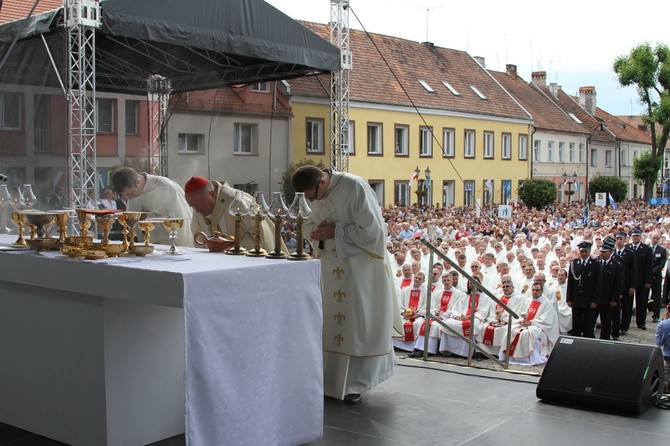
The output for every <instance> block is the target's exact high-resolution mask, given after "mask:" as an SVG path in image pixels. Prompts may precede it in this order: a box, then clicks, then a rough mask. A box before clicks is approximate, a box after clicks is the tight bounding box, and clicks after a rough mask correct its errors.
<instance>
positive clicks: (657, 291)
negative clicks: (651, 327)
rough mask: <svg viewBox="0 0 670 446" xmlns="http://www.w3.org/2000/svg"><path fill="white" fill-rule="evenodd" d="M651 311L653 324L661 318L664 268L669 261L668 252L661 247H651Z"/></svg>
mask: <svg viewBox="0 0 670 446" xmlns="http://www.w3.org/2000/svg"><path fill="white" fill-rule="evenodd" d="M650 249H651V300H652V302H651V310H652V312H653V313H652V322H658V319H659V317H660V316H661V282H662V279H663V277H662V275H661V273H662V272H663V267H664V266H665V262H667V261H668V252H667V251H666V249H665V248H664V247H662V246H661V245H656V246H651V247H650Z"/></svg>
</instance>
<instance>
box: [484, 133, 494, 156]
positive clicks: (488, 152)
mask: <svg viewBox="0 0 670 446" xmlns="http://www.w3.org/2000/svg"><path fill="white" fill-rule="evenodd" d="M493 137H494V135H493V132H484V158H493Z"/></svg>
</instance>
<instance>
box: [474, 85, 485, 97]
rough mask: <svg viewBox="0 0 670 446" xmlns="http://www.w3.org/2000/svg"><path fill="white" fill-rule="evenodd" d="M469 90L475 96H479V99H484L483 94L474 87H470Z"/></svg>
mask: <svg viewBox="0 0 670 446" xmlns="http://www.w3.org/2000/svg"><path fill="white" fill-rule="evenodd" d="M470 88H471V89H472V91H474V92H475V94H476V95H477V96H479V97H480V98H481V99H486V96H484V94H483V93H482V92H481V91H479V90H478V89H477V87H475V86H474V85H470Z"/></svg>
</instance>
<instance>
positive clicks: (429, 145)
mask: <svg viewBox="0 0 670 446" xmlns="http://www.w3.org/2000/svg"><path fill="white" fill-rule="evenodd" d="M419 136H420V139H419V156H425V157H429V156H433V129H432V128H431V127H420V128H419Z"/></svg>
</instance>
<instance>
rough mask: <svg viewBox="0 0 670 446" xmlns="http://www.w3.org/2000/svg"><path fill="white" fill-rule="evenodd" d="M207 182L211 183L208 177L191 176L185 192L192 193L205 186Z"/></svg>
mask: <svg viewBox="0 0 670 446" xmlns="http://www.w3.org/2000/svg"><path fill="white" fill-rule="evenodd" d="M207 183H209V180H208V179H207V178H203V177H191V179H190V180H188V181H187V182H186V186H184V192H186V193H187V194H190V193H191V192H195V191H198V190H200V189H202V188H203V187H205V186H206V185H207Z"/></svg>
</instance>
